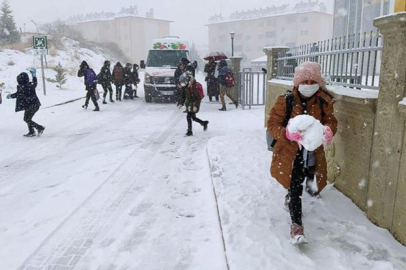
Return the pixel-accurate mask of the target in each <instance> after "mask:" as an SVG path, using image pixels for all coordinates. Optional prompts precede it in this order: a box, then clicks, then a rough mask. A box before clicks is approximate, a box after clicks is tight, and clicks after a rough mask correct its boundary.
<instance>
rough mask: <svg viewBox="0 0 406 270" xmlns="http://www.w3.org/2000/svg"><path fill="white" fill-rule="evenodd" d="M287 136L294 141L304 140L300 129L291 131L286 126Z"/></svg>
mask: <svg viewBox="0 0 406 270" xmlns="http://www.w3.org/2000/svg"><path fill="white" fill-rule="evenodd" d="M285 135H286V138H287V139H288V140H289V141H292V142H298V141H301V140H303V136H302V134H301V133H300V132H299V131H294V132H289V129H288V127H286V134H285Z"/></svg>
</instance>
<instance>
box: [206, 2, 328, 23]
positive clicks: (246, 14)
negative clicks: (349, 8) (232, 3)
mask: <svg viewBox="0 0 406 270" xmlns="http://www.w3.org/2000/svg"><path fill="white" fill-rule="evenodd" d="M304 12H322V13H327V8H326V6H325V4H324V3H319V1H311V0H309V1H308V2H303V1H301V2H300V3H297V4H295V5H294V6H291V4H285V5H282V6H278V7H276V6H272V7H266V8H260V9H254V10H248V11H235V12H234V13H232V14H231V15H230V16H229V17H228V18H224V17H223V15H222V14H215V15H213V16H211V17H210V18H209V24H216V23H224V22H230V21H240V20H253V19H259V18H265V17H273V16H280V15H288V14H295V13H304Z"/></svg>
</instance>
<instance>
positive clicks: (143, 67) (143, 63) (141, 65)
mask: <svg viewBox="0 0 406 270" xmlns="http://www.w3.org/2000/svg"><path fill="white" fill-rule="evenodd" d="M140 67H141V68H142V69H145V61H144V60H141V61H140Z"/></svg>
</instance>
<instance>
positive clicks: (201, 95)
mask: <svg viewBox="0 0 406 270" xmlns="http://www.w3.org/2000/svg"><path fill="white" fill-rule="evenodd" d="M196 88H197V92H198V93H199V96H200V98H201V99H204V91H203V86H202V85H201V84H200V83H199V82H196Z"/></svg>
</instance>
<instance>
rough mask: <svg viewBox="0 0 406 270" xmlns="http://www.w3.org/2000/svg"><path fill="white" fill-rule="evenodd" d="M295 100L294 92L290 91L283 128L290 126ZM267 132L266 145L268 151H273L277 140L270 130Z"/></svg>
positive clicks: (287, 95)
mask: <svg viewBox="0 0 406 270" xmlns="http://www.w3.org/2000/svg"><path fill="white" fill-rule="evenodd" d="M293 99H294V96H293V94H292V92H290V91H288V92H287V94H286V114H285V119H284V120H283V122H282V126H283V127H286V126H287V125H288V122H289V119H290V115H291V114H292V111H293ZM265 131H266V143H267V146H268V147H267V148H268V151H272V150H273V148H274V146H275V144H276V142H277V140H275V139H274V138H273V137H272V135H271V133H269V131H268V129H266V130H265Z"/></svg>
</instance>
